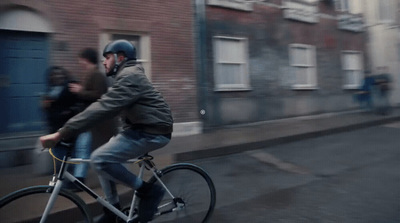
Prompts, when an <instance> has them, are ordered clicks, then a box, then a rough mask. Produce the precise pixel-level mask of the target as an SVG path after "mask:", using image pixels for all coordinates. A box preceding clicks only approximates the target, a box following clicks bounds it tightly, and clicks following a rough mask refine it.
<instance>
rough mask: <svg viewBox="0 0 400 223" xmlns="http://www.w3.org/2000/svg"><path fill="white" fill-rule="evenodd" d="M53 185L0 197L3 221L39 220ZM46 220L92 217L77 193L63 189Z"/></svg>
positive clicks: (80, 220)
mask: <svg viewBox="0 0 400 223" xmlns="http://www.w3.org/2000/svg"><path fill="white" fill-rule="evenodd" d="M52 191H53V187H51V186H45V185H44V186H33V187H27V188H24V189H21V190H18V191H15V192H13V193H11V194H8V195H6V196H4V197H2V198H1V199H0V219H1V222H24V223H29V222H32V223H33V222H35V223H37V222H39V221H40V219H41V216H42V214H43V212H44V209H45V207H46V204H47V201H48V200H49V198H50V195H51V192H52ZM46 222H58V223H63V222H65V223H69V222H86V223H91V222H92V218H91V216H90V214H89V211H88V210H87V206H86V204H85V203H84V202H83V201H82V199H81V198H79V197H78V196H77V195H75V194H73V193H72V192H69V191H67V190H63V189H62V190H61V191H60V193H59V195H58V197H57V200H56V202H55V204H54V206H53V208H52V211H51V213H50V215H49V216H48V218H47V221H46Z"/></svg>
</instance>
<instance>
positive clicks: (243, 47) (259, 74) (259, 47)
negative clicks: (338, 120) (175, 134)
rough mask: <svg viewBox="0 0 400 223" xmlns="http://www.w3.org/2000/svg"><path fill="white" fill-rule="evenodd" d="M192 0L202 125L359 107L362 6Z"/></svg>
mask: <svg viewBox="0 0 400 223" xmlns="http://www.w3.org/2000/svg"><path fill="white" fill-rule="evenodd" d="M197 3H198V7H200V6H201V5H202V4H204V10H203V14H200V13H198V14H199V15H200V17H201V18H203V20H199V21H198V23H197V24H198V26H199V27H200V28H198V30H199V33H200V34H199V38H200V39H199V42H200V43H201V44H202V47H199V48H205V50H203V51H202V52H203V54H204V55H203V56H202V57H201V58H202V59H203V63H202V64H205V66H203V67H202V74H200V75H202V76H201V77H202V78H201V80H202V82H201V83H200V86H199V87H200V89H202V90H200V91H199V95H200V97H202V100H200V104H199V106H200V108H201V111H202V114H203V121H204V126H205V128H215V127H218V126H224V125H235V124H244V123H251V122H260V121H266V120H272V119H280V118H286V117H293V116H303V115H312V114H320V113H329V112H340V111H348V110H352V109H355V108H357V104H356V103H355V102H354V99H353V94H354V92H355V91H356V90H357V89H358V88H359V87H360V85H361V84H362V80H363V77H364V70H365V67H368V66H369V63H370V58H369V56H368V51H367V41H368V37H367V32H366V31H365V23H364V18H363V15H362V14H361V13H350V12H348V11H346V10H342V9H341V7H344V6H341V5H340V4H339V2H336V1H317V0H263V1H261V0H260V1H229V0H208V1H197ZM354 4H355V3H354ZM199 11H200V10H199ZM201 26H203V27H201ZM201 32H203V33H201Z"/></svg>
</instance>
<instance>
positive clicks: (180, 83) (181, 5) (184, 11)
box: [0, 0, 198, 122]
mask: <svg viewBox="0 0 400 223" xmlns="http://www.w3.org/2000/svg"><path fill="white" fill-rule="evenodd" d="M0 7H1V9H3V10H6V9H9V8H10V7H24V8H26V9H28V10H34V11H36V12H38V13H39V14H41V15H42V16H44V17H45V18H46V19H48V20H49V21H50V23H51V25H52V26H53V29H54V31H55V32H54V33H53V34H51V35H50V42H51V52H50V58H51V59H50V60H51V61H50V64H52V65H60V66H64V67H65V68H67V69H68V70H69V71H70V72H71V73H72V74H79V67H78V64H77V55H78V53H79V51H80V50H81V49H82V48H85V47H93V48H96V49H98V48H99V36H100V34H101V33H119V32H123V33H128V34H129V33H131V32H132V33H139V34H141V33H143V34H147V35H149V36H150V39H151V55H152V58H151V62H152V81H153V83H154V85H155V86H156V87H157V88H158V89H159V90H160V91H161V92H162V94H163V95H164V97H165V98H166V100H167V102H168V103H169V105H170V106H171V109H172V111H173V116H174V119H175V121H176V122H188V121H197V120H198V117H197V95H196V73H195V61H194V60H195V52H194V47H195V44H194V29H193V16H194V14H193V7H192V2H191V1H188V0H176V1H172V2H171V1H160V0H147V1H139V0H130V1H105V0H99V1H90V0H69V1H62V0H35V1H23V0H5V1H3V2H2V3H0Z"/></svg>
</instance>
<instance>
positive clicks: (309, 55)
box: [289, 44, 317, 89]
mask: <svg viewBox="0 0 400 223" xmlns="http://www.w3.org/2000/svg"><path fill="white" fill-rule="evenodd" d="M289 57H290V58H289V59H290V65H291V66H292V69H293V74H294V84H293V86H292V87H293V88H294V89H315V88H316V87H317V76H316V75H317V74H316V72H317V67H316V61H315V46H310V45H304V44H291V45H289Z"/></svg>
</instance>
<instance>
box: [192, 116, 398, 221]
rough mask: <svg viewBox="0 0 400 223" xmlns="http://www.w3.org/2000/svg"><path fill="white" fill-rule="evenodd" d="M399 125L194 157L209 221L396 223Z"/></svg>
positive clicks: (394, 124)
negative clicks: (208, 199)
mask: <svg viewBox="0 0 400 223" xmlns="http://www.w3.org/2000/svg"><path fill="white" fill-rule="evenodd" d="M399 136H400V123H392V124H388V125H384V126H376V127H371V128H367V129H361V130H358V131H353V132H346V133H340V134H335V135H329V136H324V137H319V138H314V139H309V140H303V141H297V142H294V143H289V144H284V145H279V146H275V147H269V148H266V149H261V150H257V151H250V152H246V153H241V154H235V155H230V156H222V157H215V158H211V159H204V160H197V161H195V163H196V164H198V165H200V166H202V167H204V168H205V169H206V170H207V171H208V172H209V174H210V175H211V176H212V178H213V180H214V183H215V185H216V189H217V207H216V210H215V213H214V216H213V218H212V221H211V222H230V223H231V222H252V223H256V222H259V223H265V222H352V223H354V222H400V171H399V170H400V161H399V160H400V148H399V146H398V145H399V144H400V137H399Z"/></svg>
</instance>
